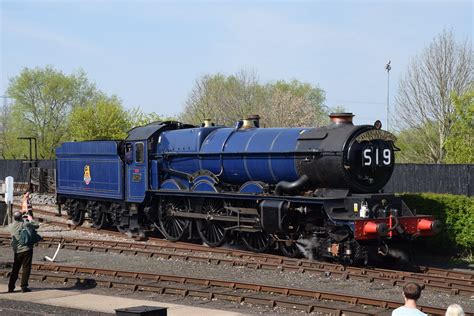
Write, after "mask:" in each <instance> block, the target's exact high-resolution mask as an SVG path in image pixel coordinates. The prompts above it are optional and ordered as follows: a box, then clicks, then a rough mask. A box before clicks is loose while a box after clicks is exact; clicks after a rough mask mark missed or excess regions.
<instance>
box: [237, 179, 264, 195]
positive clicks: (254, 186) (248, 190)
mask: <svg viewBox="0 0 474 316" xmlns="http://www.w3.org/2000/svg"><path fill="white" fill-rule="evenodd" d="M239 192H240V193H244V194H263V193H265V189H264V187H263V183H262V182H260V181H249V182H246V183H244V184H243V185H242V186H241V187H240V189H239Z"/></svg>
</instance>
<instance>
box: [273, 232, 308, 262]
mask: <svg viewBox="0 0 474 316" xmlns="http://www.w3.org/2000/svg"><path fill="white" fill-rule="evenodd" d="M284 239H286V241H279V242H278V248H279V249H280V251H281V253H282V254H283V255H284V256H285V257H289V258H298V257H301V255H302V253H301V250H300V249H299V248H298V246H297V245H296V242H295V241H294V240H292V239H291V237H290V236H285V238H284Z"/></svg>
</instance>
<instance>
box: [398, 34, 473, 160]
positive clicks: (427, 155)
mask: <svg viewBox="0 0 474 316" xmlns="http://www.w3.org/2000/svg"><path fill="white" fill-rule="evenodd" d="M472 55H473V54H472V49H471V44H470V43H469V42H468V41H464V42H462V43H456V42H455V40H454V35H453V33H452V32H448V31H446V30H444V31H443V32H442V33H441V34H440V35H438V37H436V38H435V39H434V40H433V41H432V42H431V43H430V45H429V46H428V47H426V48H425V50H424V51H423V53H422V55H421V56H418V57H416V58H415V59H414V60H413V61H412V63H411V64H410V66H409V67H408V70H407V73H406V75H405V76H404V77H403V78H402V79H401V80H400V84H399V92H398V95H397V96H396V104H397V113H398V119H399V127H400V128H401V129H409V130H410V131H412V132H413V133H415V135H414V137H415V138H416V139H417V140H418V141H419V144H420V145H422V146H423V150H420V151H419V153H418V154H419V155H420V158H421V159H422V161H423V162H429V163H441V162H444V160H445V155H446V149H445V145H446V141H447V139H448V138H449V136H450V134H451V132H452V128H453V124H454V121H453V114H454V104H453V102H452V98H451V94H452V93H455V94H457V95H462V94H463V93H465V92H466V90H467V89H468V87H469V85H470V84H471V83H472V81H473V58H472ZM433 130H434V131H435V134H436V137H433V133H434V131H433Z"/></svg>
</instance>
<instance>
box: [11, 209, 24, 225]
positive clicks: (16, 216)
mask: <svg viewBox="0 0 474 316" xmlns="http://www.w3.org/2000/svg"><path fill="white" fill-rule="evenodd" d="M13 219H14V220H16V221H18V222H21V221H22V220H23V213H21V212H18V211H16V212H15V213H13Z"/></svg>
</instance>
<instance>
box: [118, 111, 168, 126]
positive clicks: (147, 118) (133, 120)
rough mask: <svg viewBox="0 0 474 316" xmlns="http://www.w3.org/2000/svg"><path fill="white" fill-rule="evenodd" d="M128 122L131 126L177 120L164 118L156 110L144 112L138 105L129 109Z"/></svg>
mask: <svg viewBox="0 0 474 316" xmlns="http://www.w3.org/2000/svg"><path fill="white" fill-rule="evenodd" d="M127 117H128V122H129V125H130V128H134V127H137V126H144V125H147V124H149V123H152V122H161V121H176V119H175V118H162V117H161V116H159V115H158V114H157V113H155V112H151V113H144V112H143V111H142V110H141V109H140V108H138V107H136V108H133V109H131V110H129V111H127Z"/></svg>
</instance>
